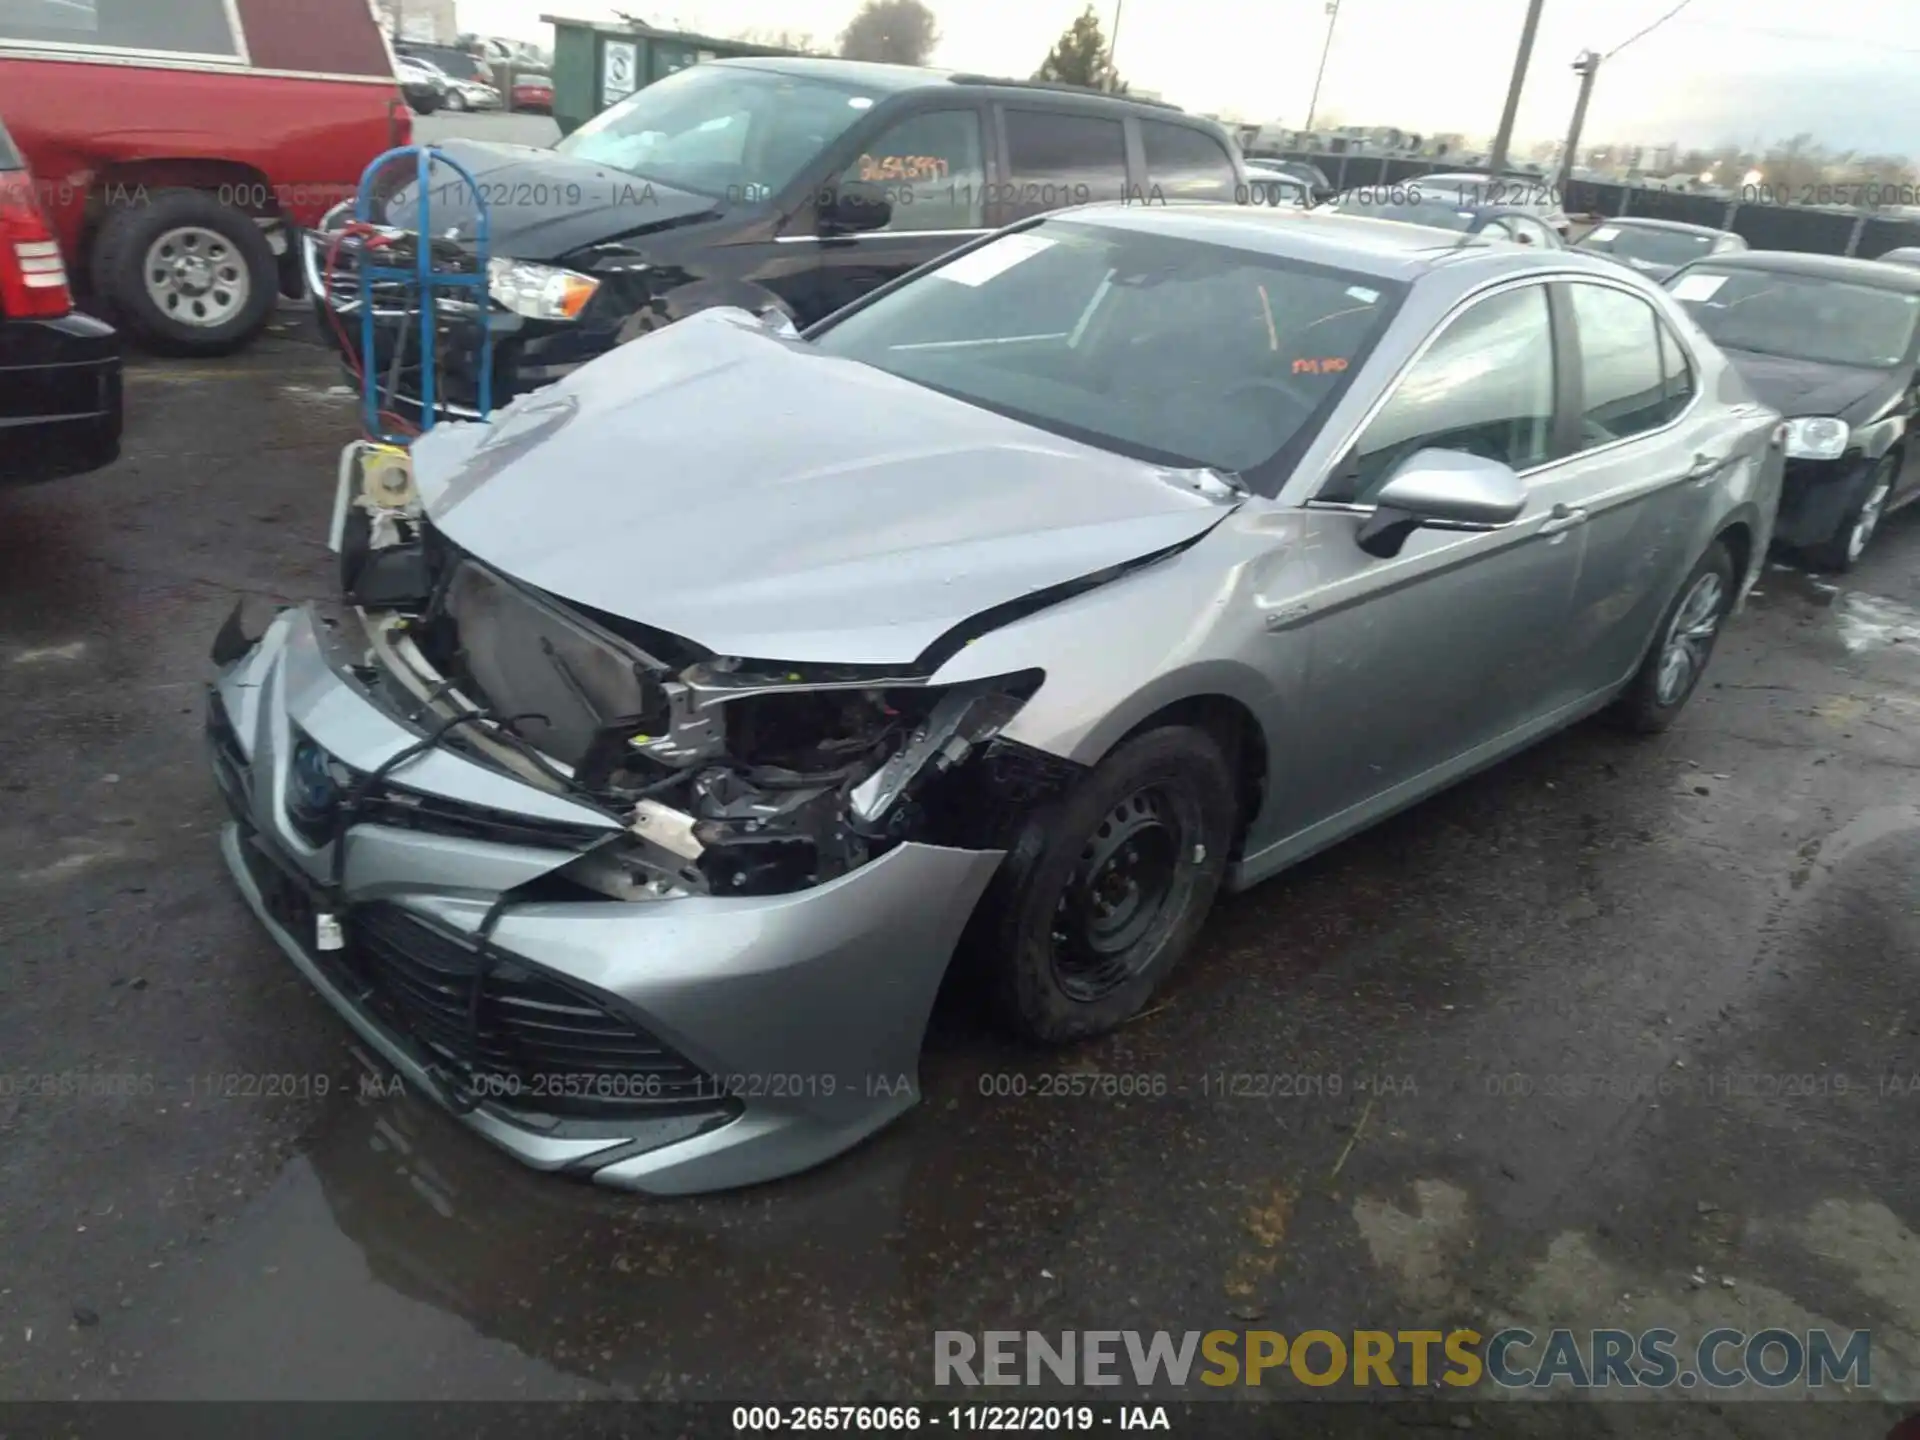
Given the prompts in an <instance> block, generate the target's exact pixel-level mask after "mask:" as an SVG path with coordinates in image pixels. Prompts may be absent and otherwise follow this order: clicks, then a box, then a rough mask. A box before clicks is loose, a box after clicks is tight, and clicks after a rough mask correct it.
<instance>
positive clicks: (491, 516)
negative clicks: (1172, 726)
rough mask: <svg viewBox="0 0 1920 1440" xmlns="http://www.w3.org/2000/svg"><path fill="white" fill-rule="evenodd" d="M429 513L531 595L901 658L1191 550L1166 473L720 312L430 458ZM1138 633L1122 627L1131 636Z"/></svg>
mask: <svg viewBox="0 0 1920 1440" xmlns="http://www.w3.org/2000/svg"><path fill="white" fill-rule="evenodd" d="M414 464H415V471H416V478H417V482H418V484H419V487H420V493H421V497H422V500H423V502H424V503H425V506H426V509H427V514H428V516H429V517H430V519H431V520H432V521H433V523H434V524H435V525H436V526H437V527H438V528H439V530H440V531H441V532H442V533H443V534H445V535H446V536H447V537H448V538H449V539H450V540H452V541H453V543H454V544H455V545H457V546H459V547H460V548H462V549H464V550H466V551H467V552H469V553H470V554H473V555H475V556H477V557H478V558H480V559H481V560H484V561H486V562H487V563H488V564H490V565H492V566H494V567H495V568H497V569H499V570H501V571H503V572H505V573H506V574H508V575H511V576H513V577H515V578H517V579H519V580H521V581H523V582H524V583H526V584H529V585H532V586H534V587H536V588H538V589H541V590H545V591H548V592H549V593H551V594H554V595H558V596H560V597H562V598H563V599H567V600H572V601H574V602H576V603H578V604H581V605H587V606H591V607H593V608H595V609H597V610H602V611H606V612H609V613H611V614H615V615H619V616H623V617H625V618H628V619H631V620H635V621H638V622H640V623H642V624H646V625H650V626H654V627H656V628H658V629H662V630H668V631H671V632H673V633H675V634H677V635H680V636H683V637H685V638H686V639H689V640H692V641H694V642H696V643H698V644H700V645H703V646H705V647H707V648H708V649H710V650H712V651H714V652H716V653H718V654H723V655H738V656H743V657H749V658H755V659H775V660H792V661H814V662H836V663H840V664H847V665H857V664H876V665H903V664H907V663H910V662H912V661H913V660H914V659H916V658H917V657H918V656H920V655H921V654H922V653H923V652H924V651H926V650H927V648H928V647H929V646H930V645H932V643H933V642H934V641H935V640H937V639H938V638H939V637H941V636H942V635H944V634H945V633H946V632H947V631H949V630H951V629H952V628H953V627H955V626H956V625H959V624H961V623H962V622H964V621H966V620H969V619H971V618H972V617H974V616H976V615H978V614H980V613H981V612H982V611H985V610H989V609H992V608H993V607H995V606H998V605H1003V604H1006V603H1008V602H1010V601H1016V600H1019V599H1021V598H1023V597H1025V596H1027V595H1030V594H1031V593H1033V592H1034V591H1038V590H1043V589H1047V588H1049V587H1051V586H1056V585H1061V584H1064V583H1067V582H1070V581H1074V580H1078V579H1080V578H1082V577H1084V576H1088V575H1092V574H1094V573H1096V572H1098V571H1102V570H1105V569H1108V568H1110V567H1112V566H1115V565H1121V564H1125V563H1127V562H1129V561H1132V560H1137V559H1139V558H1141V557H1143V556H1147V555H1151V554H1154V553H1156V552H1158V551H1161V550H1164V549H1167V548H1169V547H1171V546H1175V545H1179V544H1181V543H1183V542H1186V541H1188V540H1191V539H1194V538H1195V537H1197V536H1199V535H1200V534H1202V533H1204V532H1205V531H1206V530H1208V529H1209V528H1211V527H1212V526H1213V525H1215V524H1216V523H1218V522H1219V521H1220V519H1222V518H1223V517H1224V516H1225V515H1226V514H1227V513H1228V511H1229V509H1230V506H1229V505H1228V504H1225V503H1222V501H1221V500H1219V499H1216V498H1210V497H1209V496H1208V495H1206V494H1203V493H1201V492H1200V490H1198V489H1196V488H1193V482H1194V476H1193V475H1192V473H1191V472H1186V471H1179V470H1167V469H1164V468H1162V467H1159V466H1156V465H1152V464H1148V463H1145V462H1143V461H1137V460H1129V459H1126V458H1124V457H1122V456H1119V455H1115V454H1112V453H1110V452H1108V451H1105V450H1100V449H1096V448H1094V447H1091V446H1087V445H1082V444H1079V443H1077V442H1075V441H1072V440H1067V439H1063V438H1061V437H1059V436H1056V435H1052V434H1048V433H1047V432H1045V431H1041V430H1037V429H1034V428H1032V427H1031V426H1028V425H1024V424H1021V423H1020V422H1018V421H1015V420H1010V419H1006V418H1004V417H1002V416H999V415H996V414H993V413H991V412H989V411H986V410H981V409H978V408H976V407H974V406H971V405H968V404H965V403H963V402H961V401H958V400H954V399H951V398H949V397H947V396H944V395H941V394H939V393H938V392H936V391H932V390H928V389H925V388H923V387H921V386H918V385H914V384H911V383H909V382H908V381H905V380H901V379H898V378H896V377H894V376H891V375H887V374H885V373H883V372H881V371H878V370H874V369H871V368H869V367H867V366H864V365H859V364H855V363H853V362H851V361H844V360H838V359H833V358H829V357H827V356H823V355H821V354H819V353H817V352H815V351H813V350H811V349H810V348H809V347H808V346H807V345H806V343H805V342H804V341H798V340H782V339H779V338H777V337H775V336H774V335H772V334H770V333H769V332H768V331H766V330H765V329H764V328H763V327H762V326H761V325H760V324H759V323H758V322H757V321H755V320H754V319H753V318H752V317H750V316H748V315H747V314H746V313H745V312H743V311H739V310H709V311H705V312H702V313H701V314H698V315H695V316H692V317H690V318H689V319H686V320H683V321H681V322H679V323H678V324H676V325H671V326H668V327H667V328H666V329H664V330H661V331H658V332H656V333H655V334H653V335H650V336H647V337H645V338H644V339H641V340H638V341H635V342H634V343H632V344H630V345H626V346H623V347H621V348H620V349H618V350H615V351H613V352H612V353H610V354H608V355H606V356H603V357H602V358H600V359H598V360H596V361H594V362H593V363H592V364H590V365H587V366H585V367H583V368H582V369H581V370H579V371H577V372H575V373H574V374H573V375H571V376H569V377H567V378H566V379H565V380H563V381H561V382H560V383H559V384H557V385H554V386H551V387H549V388H547V389H545V390H540V391H536V392H534V393H533V394H530V395H527V396H524V397H522V398H521V399H520V400H518V401H516V402H515V403H514V404H513V405H511V406H509V407H508V408H507V409H506V410H504V411H502V412H501V413H500V414H499V415H498V416H497V417H495V419H494V421H493V422H492V423H491V424H490V425H484V426H483V425H451V426H441V427H438V428H436V429H435V430H434V431H433V432H432V433H431V434H429V435H428V436H426V437H425V438H423V439H422V440H420V441H419V442H418V443H417V444H416V445H415V447H414ZM1115 640H1116V643H1124V637H1118V636H1117V637H1115Z"/></svg>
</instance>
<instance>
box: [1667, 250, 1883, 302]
mask: <svg viewBox="0 0 1920 1440" xmlns="http://www.w3.org/2000/svg"><path fill="white" fill-rule="evenodd" d="M1695 268H1699V269H1712V270H1765V271H1770V272H1773V273H1775V274H1780V275H1805V276H1808V277H1810V278H1812V279H1816V280H1841V281H1846V282H1848V283H1850V284H1854V285H1874V286H1877V287H1879V288H1880V289H1882V290H1898V291H1900V292H1902V293H1903V294H1907V295H1920V270H1907V269H1904V268H1902V267H1901V266H1899V265H1883V264H1881V263H1880V262H1879V261H1878V260H1855V259H1851V258H1849V257H1847V256H1844V255H1809V254H1806V253H1805V252H1804V251H1800V250H1735V251H1731V252H1729V253H1728V254H1725V255H1714V256H1712V257H1710V258H1708V259H1705V260H1696V261H1695V262H1694V263H1693V264H1692V265H1690V266H1688V267H1687V269H1689V270H1692V269H1695Z"/></svg>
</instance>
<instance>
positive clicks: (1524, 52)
mask: <svg viewBox="0 0 1920 1440" xmlns="http://www.w3.org/2000/svg"><path fill="white" fill-rule="evenodd" d="M1544 3H1545V0H1527V23H1526V24H1525V25H1523V26H1521V27H1520V53H1519V54H1517V55H1515V56H1514V57H1513V80H1512V82H1511V83H1510V84H1509V85H1508V86H1507V108H1506V109H1505V110H1502V111H1501V112H1500V128H1499V130H1498V131H1496V132H1495V134H1494V137H1493V150H1492V151H1491V152H1490V153H1489V154H1488V156H1487V173H1488V174H1490V175H1493V176H1496V177H1497V176H1499V175H1500V174H1501V173H1502V172H1504V171H1505V170H1506V168H1507V147H1508V146H1509V145H1511V144H1512V143H1513V120H1514V117H1515V116H1516V115H1517V114H1518V113H1519V111H1520V92H1521V90H1522V89H1524V88H1525V86H1526V83H1527V64H1528V62H1529V61H1531V60H1532V59H1533V32H1534V31H1536V30H1538V29H1539V28H1540V7H1541V5H1543V4H1544Z"/></svg>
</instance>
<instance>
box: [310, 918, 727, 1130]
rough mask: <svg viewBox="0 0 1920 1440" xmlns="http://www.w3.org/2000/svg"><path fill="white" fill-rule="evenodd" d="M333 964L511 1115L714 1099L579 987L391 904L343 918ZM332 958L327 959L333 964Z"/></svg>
mask: <svg viewBox="0 0 1920 1440" xmlns="http://www.w3.org/2000/svg"><path fill="white" fill-rule="evenodd" d="M347 933H348V936H349V940H348V948H347V949H346V950H345V951H344V952H338V955H339V958H340V959H341V960H342V963H344V964H345V966H346V967H347V968H348V969H350V970H351V971H352V972H353V977H354V979H356V980H357V981H359V982H360V984H361V986H363V987H364V989H365V991H366V996H365V998H366V1000H367V1001H368V1002H369V1003H370V1004H371V1005H372V1006H373V1007H374V1009H375V1011H376V1013H378V1014H379V1015H380V1016H381V1017H382V1018H383V1019H385V1020H386V1021H387V1022H388V1023H390V1024H392V1025H394V1026H396V1027H397V1028H399V1029H400V1030H402V1031H404V1032H405V1033H406V1034H408V1035H410V1036H411V1037H412V1038H413V1039H414V1040H415V1041H416V1042H417V1043H418V1044H419V1045H420V1046H422V1047H423V1048H424V1049H426V1050H427V1051H429V1052H431V1053H432V1054H433V1055H434V1056H436V1057H438V1058H439V1059H440V1060H441V1061H442V1062H444V1063H445V1064H447V1065H448V1066H449V1067H450V1068H452V1069H453V1070H454V1071H456V1072H457V1073H459V1074H462V1075H464V1076H466V1077H467V1079H468V1082H469V1085H470V1087H471V1089H472V1090H473V1092H474V1093H475V1094H478V1095H480V1096H482V1097H484V1098H487V1099H490V1100H497V1101H499V1102H500V1103H501V1104H503V1105H505V1106H507V1107H508V1108H520V1109H526V1110H532V1111H540V1112H544V1113H549V1114H559V1115H575V1116H606V1115H622V1114H632V1113H633V1112H634V1111H636V1110H658V1109H660V1108H662V1107H670V1106H676V1105H685V1104H687V1103H688V1102H699V1101H702V1100H705V1101H711V1100H712V1099H713V1098H714V1096H715V1093H716V1092H715V1088H714V1085H713V1082H712V1081H711V1080H710V1079H709V1078H708V1077H707V1076H706V1074H705V1073H704V1072H702V1071H701V1070H700V1069H699V1068H698V1067H697V1066H695V1065H694V1064H693V1063H692V1062H690V1061H688V1060H686V1059H685V1058H684V1057H682V1056H680V1055H677V1054H675V1053H674V1052H673V1051H672V1050H670V1049H669V1048H668V1047H667V1046H666V1045H665V1044H664V1043H662V1042H661V1041H660V1040H659V1039H658V1038H656V1037H655V1036H653V1035H651V1034H649V1033H648V1032H647V1031H646V1030H645V1029H644V1028H642V1027H641V1026H640V1025H639V1024H637V1023H636V1022H635V1021H633V1020H631V1019H629V1018H628V1017H627V1016H625V1015H623V1014H621V1013H619V1012H618V1010H617V1009H616V1008H615V1006H614V1005H613V1004H610V1003H609V1002H608V1001H606V1000H603V999H601V998H599V997H597V996H595V995H594V994H592V993H591V992H589V991H588V990H587V989H586V988H585V987H583V986H577V985H574V984H571V983H569V982H567V981H565V980H562V979H561V978H560V977H558V976H556V975H554V974H552V973H551V972H549V971H546V970H543V969H541V968H539V967H537V966H534V965H531V964H529V963H527V962H525V961H522V960H520V959H518V958H516V957H513V956H510V955H505V954H501V953H500V952H498V951H496V952H495V959H494V962H493V965H492V968H491V969H490V970H489V971H488V972H487V974H486V975H485V977H484V978H480V979H478V980H477V984H478V996H477V998H476V995H475V987H476V978H477V977H478V975H479V970H480V966H479V956H478V955H477V954H476V953H475V951H474V950H473V949H471V948H470V947H469V946H468V945H466V944H464V943H463V942H461V941H459V940H456V939H454V938H453V937H452V936H450V935H448V934H445V933H443V932H442V931H440V930H437V929H435V928H434V927H432V926H430V925H428V924H426V923H424V922H423V921H421V920H419V919H417V918H415V917H414V916H412V915H410V914H408V913H407V912H406V911H404V910H402V909H400V908H399V907H397V906H394V905H389V904H371V905H364V906H361V907H359V908H357V909H355V910H354V911H353V912H352V914H351V915H350V916H349V919H348V927H347ZM330 958H331V957H330Z"/></svg>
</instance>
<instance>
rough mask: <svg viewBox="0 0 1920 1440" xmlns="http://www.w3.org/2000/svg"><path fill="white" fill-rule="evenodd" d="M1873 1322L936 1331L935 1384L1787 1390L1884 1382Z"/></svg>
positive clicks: (1858, 1386) (1861, 1387) (1863, 1386)
mask: <svg viewBox="0 0 1920 1440" xmlns="http://www.w3.org/2000/svg"><path fill="white" fill-rule="evenodd" d="M1872 1349H1873V1342H1872V1335H1871V1333H1870V1332H1869V1331H1866V1330H1850V1331H1845V1332H1836V1331H1829V1330H1806V1331H1795V1330H1781V1329H1768V1330H1756V1331H1752V1332H1748V1331H1744V1330H1732V1329H1718V1330H1709V1331H1707V1332H1706V1333H1705V1334H1704V1335H1702V1336H1701V1337H1700V1338H1699V1340H1698V1341H1697V1342H1695V1343H1694V1344H1692V1345H1690V1346H1689V1345H1686V1344H1684V1343H1683V1342H1682V1341H1681V1338H1680V1336H1679V1334H1678V1333H1677V1332H1675V1331H1673V1330H1667V1329H1651V1330H1642V1331H1638V1332H1636V1331H1631V1330H1566V1329H1560V1330H1549V1331H1546V1332H1545V1333H1544V1334H1541V1333H1536V1332H1534V1331H1532V1330H1524V1329H1517V1328H1516V1329H1507V1330H1497V1331H1495V1332H1493V1333H1492V1334H1491V1335H1484V1336H1483V1335H1482V1334H1481V1333H1480V1332H1479V1331H1477V1330H1444V1331H1443V1330H1353V1331H1333V1330H1302V1331H1300V1332H1298V1333H1296V1334H1292V1335H1288V1334H1283V1333H1282V1332H1280V1331H1278V1330H1208V1331H1204V1332H1202V1331H1199V1330H1187V1331H1183V1332H1181V1333H1178V1334H1175V1333H1173V1332H1170V1331H1166V1330H1155V1331H1151V1332H1146V1331H1140V1330H1061V1331H1057V1332H1054V1333H1053V1334H1047V1333H1045V1332H1043V1331H1039V1330H985V1331H981V1332H980V1333H979V1334H978V1335H976V1334H975V1333H973V1332H971V1331H967V1330H936V1331H935V1332H934V1335H933V1383H934V1384H935V1385H938V1386H943V1387H952V1386H963V1387H974V1386H1002V1385H1048V1384H1055V1385H1091V1386H1104V1385H1124V1384H1128V1383H1132V1384H1133V1385H1135V1386H1138V1387H1139V1388H1141V1389H1147V1388H1149V1387H1152V1386H1156V1385H1171V1386H1176V1387H1180V1386H1189V1385H1193V1384H1195V1383H1198V1384H1200V1385H1205V1386H1211V1387H1214V1388H1216V1389H1219V1388H1224V1387H1227V1386H1248V1385H1253V1386H1258V1385H1268V1384H1289V1383H1291V1384H1298V1385H1309V1386H1314V1387H1319V1388H1324V1387H1326V1386H1330V1385H1346V1386H1352V1387H1361V1388H1367V1387H1375V1388H1383V1389H1384V1388H1393V1387H1398V1386H1426V1385H1447V1386H1453V1387H1455V1388H1458V1389H1469V1388H1472V1387H1474V1386H1478V1385H1485V1384H1489V1383H1490V1384H1492V1385H1496V1386H1499V1387H1501V1388H1503V1389H1508V1390H1523V1389H1534V1390H1544V1389H1548V1388H1553V1387H1567V1388H1572V1389H1577V1390H1606V1389H1629V1390H1639V1389H1652V1390H1663V1389H1668V1388H1676V1387H1677V1388H1679V1389H1682V1390H1691V1389H1695V1388H1697V1387H1705V1388H1707V1389H1712V1390H1735V1389H1741V1388H1744V1387H1748V1386H1754V1387H1758V1388H1759V1389H1760V1390H1780V1389H1784V1388H1786V1387H1787V1386H1791V1385H1807V1386H1810V1387H1814V1388H1821V1387H1825V1386H1828V1385H1848V1386H1851V1387H1853V1388H1855V1389H1857V1390H1867V1389H1870V1388H1871V1387H1872V1384H1873V1355H1872Z"/></svg>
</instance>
